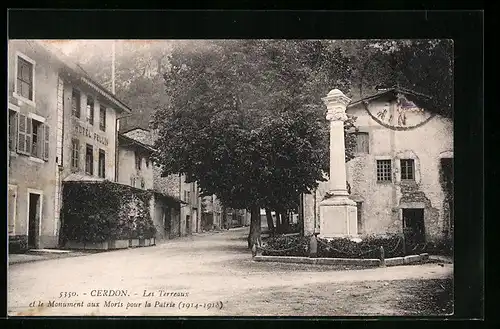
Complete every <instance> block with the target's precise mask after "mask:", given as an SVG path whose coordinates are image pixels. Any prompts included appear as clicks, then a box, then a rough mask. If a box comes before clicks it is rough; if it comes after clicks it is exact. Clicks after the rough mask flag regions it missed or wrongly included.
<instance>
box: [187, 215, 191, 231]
mask: <svg viewBox="0 0 500 329" xmlns="http://www.w3.org/2000/svg"><path fill="white" fill-rule="evenodd" d="M190 227H191V216H189V215H186V234H189V233H191V232H190Z"/></svg>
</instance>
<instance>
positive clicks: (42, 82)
mask: <svg viewBox="0 0 500 329" xmlns="http://www.w3.org/2000/svg"><path fill="white" fill-rule="evenodd" d="M8 81H9V84H8V95H9V103H8V107H9V118H8V122H9V130H8V131H9V156H8V168H9V169H8V170H9V176H8V177H9V182H8V191H9V194H8V195H9V197H8V212H9V215H8V230H9V240H10V241H11V242H12V243H11V245H12V246H13V249H14V248H15V246H16V242H19V244H20V245H24V247H27V248H30V249H32V248H50V247H57V246H58V243H59V241H58V235H59V230H60V227H61V221H60V218H59V214H60V208H61V189H62V182H63V181H74V180H90V181H96V180H105V179H106V180H109V181H116V151H117V150H116V141H117V118H119V117H120V116H121V115H123V114H126V113H129V112H130V111H131V110H130V109H129V108H128V107H127V106H126V105H125V104H123V103H122V102H121V101H120V100H118V99H117V98H116V97H115V96H114V95H113V94H112V93H111V92H109V91H108V90H106V89H105V88H103V87H102V86H100V85H99V84H98V83H96V82H95V81H93V80H92V78H91V77H90V76H89V75H88V74H87V73H86V72H85V71H84V70H83V69H82V68H80V67H79V66H78V65H76V64H74V63H72V62H71V61H69V60H68V59H67V58H66V57H65V56H64V55H63V54H61V53H60V52H58V51H57V50H55V49H54V48H53V47H51V46H50V45H49V44H47V43H45V42H42V41H33V40H10V41H9V44H8Z"/></svg>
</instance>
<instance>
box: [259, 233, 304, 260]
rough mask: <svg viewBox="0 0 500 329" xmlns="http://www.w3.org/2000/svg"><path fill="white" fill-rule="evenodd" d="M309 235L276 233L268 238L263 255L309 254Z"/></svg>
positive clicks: (298, 255) (302, 255)
mask: <svg viewBox="0 0 500 329" xmlns="http://www.w3.org/2000/svg"><path fill="white" fill-rule="evenodd" d="M309 239H310V238H309V237H304V236H286V235H276V236H272V237H270V238H269V239H267V241H266V243H265V245H264V246H263V247H264V248H265V249H268V250H273V251H266V250H264V251H263V252H262V255H263V256H296V257H307V256H309Z"/></svg>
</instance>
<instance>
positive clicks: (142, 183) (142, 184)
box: [141, 178, 146, 189]
mask: <svg viewBox="0 0 500 329" xmlns="http://www.w3.org/2000/svg"><path fill="white" fill-rule="evenodd" d="M145 186H146V183H145V182H144V178H141V188H142V189H143V188H144V187H145Z"/></svg>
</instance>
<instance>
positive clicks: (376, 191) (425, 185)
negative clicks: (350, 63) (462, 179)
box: [302, 88, 453, 243]
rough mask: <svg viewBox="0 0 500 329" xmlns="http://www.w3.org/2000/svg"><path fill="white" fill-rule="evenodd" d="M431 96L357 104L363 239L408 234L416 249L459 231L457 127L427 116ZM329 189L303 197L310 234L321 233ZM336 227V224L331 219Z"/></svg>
mask: <svg viewBox="0 0 500 329" xmlns="http://www.w3.org/2000/svg"><path fill="white" fill-rule="evenodd" d="M427 100H428V98H427V96H425V95H421V94H417V93H415V92H412V91H410V90H405V89H401V88H390V89H386V90H381V91H380V92H378V93H377V94H375V95H373V96H370V97H366V98H363V99H361V100H358V101H351V103H350V104H349V105H348V106H347V110H346V113H347V114H348V115H352V116H355V117H356V118H357V119H356V122H355V125H356V126H357V127H358V128H359V132H358V133H357V136H356V138H357V144H356V148H355V155H356V156H355V158H354V159H352V160H350V161H349V162H348V163H347V164H346V166H347V168H346V169H347V181H348V185H349V186H350V189H351V191H350V198H351V199H353V200H354V201H356V203H357V205H358V227H357V231H358V234H360V235H364V234H386V233H403V232H404V234H405V236H406V237H407V238H408V239H409V240H413V241H415V243H425V242H427V241H431V240H436V239H440V238H447V237H450V236H451V235H452V232H453V121H452V120H451V119H449V118H446V117H443V116H440V115H436V114H433V113H431V112H429V111H427V110H425V108H424V105H423V104H425V103H426V101H427ZM327 189H328V182H321V183H320V184H319V187H318V189H317V190H316V192H315V193H312V194H307V195H304V197H303V200H302V201H303V203H302V204H303V214H304V225H305V226H304V230H305V232H306V233H309V234H312V233H313V232H319V231H320V230H321V228H320V227H319V223H320V218H319V203H320V202H321V200H322V199H323V197H324V196H325V193H326V192H327ZM332 220H335V219H332Z"/></svg>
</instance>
